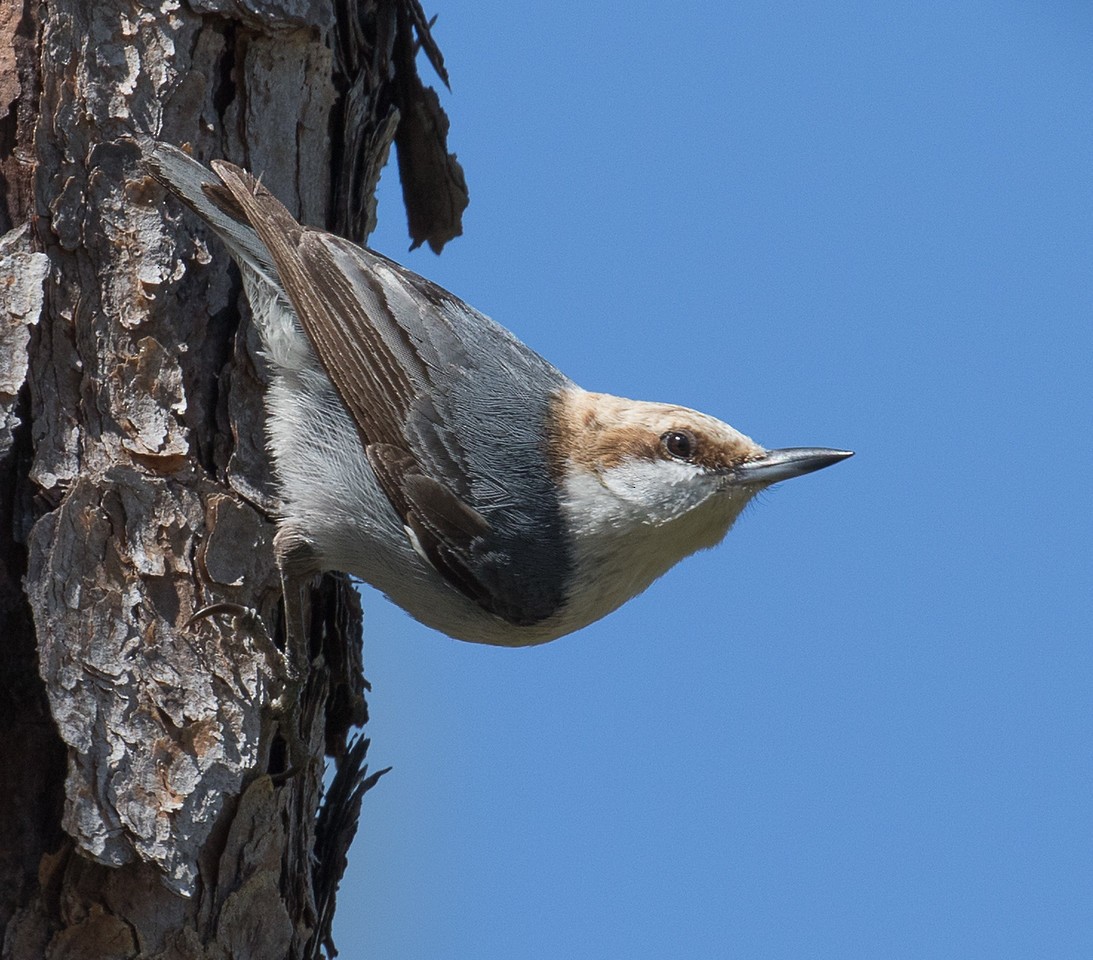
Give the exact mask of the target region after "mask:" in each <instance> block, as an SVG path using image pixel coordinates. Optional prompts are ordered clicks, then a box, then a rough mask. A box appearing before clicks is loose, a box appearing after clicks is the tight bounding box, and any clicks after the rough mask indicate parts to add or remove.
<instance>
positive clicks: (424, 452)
mask: <svg viewBox="0 0 1093 960" xmlns="http://www.w3.org/2000/svg"><path fill="white" fill-rule="evenodd" d="M143 150H144V153H145V162H146V164H147V165H148V167H149V169H150V170H151V171H152V172H153V173H154V175H155V176H156V177H157V179H159V180H160V181H161V182H163V183H164V184H165V185H166V186H168V187H169V188H170V189H171V190H172V191H173V192H174V193H175V194H177V195H178V196H179V197H180V198H181V199H182V200H183V201H184V202H185V203H186V205H187V206H188V207H189V208H190V209H191V210H193V211H194V212H196V213H197V214H198V216H200V217H201V218H202V219H203V220H205V221H206V222H207V223H208V224H209V225H210V226H211V227H212V228H213V229H214V230H215V231H216V233H217V234H219V236H220V237H221V239H222V240H223V241H224V243H225V245H226V246H227V248H228V250H229V252H230V253H231V255H232V256H233V257H234V258H235V260H236V262H237V263H238V264H239V268H240V270H241V271H242V275H243V282H244V286H245V289H246V293H247V297H248V299H249V300H250V303H251V307H252V309H253V313H254V318H255V322H256V324H257V326H258V329H259V332H260V335H261V339H262V344H263V349H264V352H265V355H266V356H267V358H268V359H269V362H270V365H271V367H272V371H273V377H272V382H271V384H270V387H269V392H268V396H267V400H266V405H267V409H268V438H269V448H270V451H271V453H272V455H273V460H274V465H275V468H276V471H275V472H276V474H277V477H278V479H279V483H280V493H281V498H282V501H283V503H282V507H281V511H282V513H281V518H280V524H279V531H278V534H277V538H276V541H275V544H276V549H277V559H278V562H279V564H280V566H281V569H282V572H283V574H286V575H289V576H292V577H300V576H306V575H310V574H312V573H315V572H318V571H322V570H339V571H342V572H345V573H349V574H352V575H354V576H357V577H360V578H361V579H362V580H365V581H367V582H368V583H371V584H373V585H374V586H375V587H378V588H379V589H380V590H381V591H383V592H384V593H385V594H386V595H387V596H388V597H390V598H391V599H392V600H393V601H394V602H395V603H397V604H398V605H399V606H400V607H402V608H403V609H404V610H406V611H407V612H408V613H410V614H411V615H412V616H413V617H416V618H417V619H418V620H420V621H421V622H422V623H425V624H428V625H429V626H431V627H435V628H436V629H437V630H440V631H442V632H444V633H446V634H449V635H450V636H452V637H456V638H458V639H460V640H471V641H474V642H477V643H492V644H500V645H503V646H526V645H529V644H536V643H545V642H546V641H548V640H553V639H555V638H556V637H560V636H563V635H564V634H567V633H570V632H572V631H574V630H579V629H580V628H581V627H584V626H586V625H587V624H589V623H592V622H593V621H595V620H599V619H600V618H601V617H603V616H605V615H606V614H608V613H610V612H611V611H612V610H614V609H615V608H616V607H618V606H620V605H621V604H623V603H625V602H626V601H627V600H629V599H630V598H631V597H633V596H635V595H636V594H638V593H640V592H641V591H642V590H644V589H645V588H646V587H647V586H649V584H650V583H652V582H653V581H654V580H655V579H656V578H657V577H659V576H660V575H661V574H663V573H664V572H665V571H666V570H668V569H669V568H670V567H671V566H673V565H674V564H675V563H677V562H678V561H680V560H682V559H683V558H684V557H685V556H687V555H688V554H691V553H694V552H695V551H696V550H701V549H703V548H704V547H712V546H714V544H716V543H718V542H719V541H720V540H721V539H722V538H723V537H724V536H725V534H726V533H727V532H728V530H729V528H730V527H731V526H732V524H733V521H734V520H735V519H736V517H737V516H738V515H739V513H740V511H741V510H742V509H743V508H744V505H745V504H747V502H748V501H749V500H750V499H751V498H752V497H753V496H755V494H756V493H758V492H759V491H760V490H762V489H763V488H764V487H767V486H769V485H770V484H772V483H776V482H778V481H779V480H786V479H788V478H790V477H796V476H800V475H801V474H805V473H810V472H811V471H813V470H819V469H820V468H822V467H826V466H829V465H831V464H833V463H836V462H838V461H839V460H842V459H843V458H844V457H848V456H850V453H848V452H847V451H843V450H827V449H813V448H800V449H787V450H765V449H764V448H763V447H761V446H759V444H757V443H755V442H754V441H752V440H749V439H748V438H747V437H745V436H744V435H743V434H740V433H738V432H737V431H736V430H734V429H733V428H732V427H730V426H729V425H728V424H725V423H722V422H721V421H720V420H715V419H714V418H713V417H709V416H706V415H705V414H701V413H696V412H695V411H694V410H688V409H686V408H684V407H676V406H670V405H667V404H663V403H644V402H640V401H635V400H623V399H621V398H619V397H613V396H608V395H606V394H602V393H588V392H586V391H585V390H582V389H581V388H580V387H578V386H577V385H576V384H574V383H573V382H572V381H571V380H570V379H569V378H568V377H566V376H565V375H564V374H562V373H560V372H559V371H558V370H556V369H555V368H554V367H553V366H551V364H549V363H547V361H546V360H544V359H543V358H542V357H540V356H539V355H538V354H536V353H535V352H534V351H532V350H531V349H530V348H528V347H526V346H525V345H524V344H523V343H521V342H520V341H519V340H517V339H516V338H515V337H514V336H513V335H512V334H511V333H509V332H508V331H507V330H505V329H504V328H503V327H500V326H498V325H497V324H496V323H494V322H493V321H492V320H490V319H489V318H487V317H485V316H483V315H482V314H481V313H479V312H478V311H477V310H474V309H472V308H471V307H469V306H467V304H465V303H463V302H462V301H461V300H459V299H457V298H456V297H454V296H452V294H450V293H448V292H447V291H446V290H442V289H441V288H440V287H438V286H436V285H435V284H433V283H430V282H429V281H428V280H424V279H422V278H421V277H419V276H417V275H416V274H414V273H411V272H410V271H409V270H406V269H404V268H403V267H400V266H399V265H398V264H395V263H392V262H391V261H390V260H387V259H386V258H385V257H381V256H379V255H378V254H376V253H372V252H371V251H369V250H364V249H362V248H361V247H358V246H355V245H354V244H352V243H349V242H348V241H347V240H343V239H341V238H339V237H336V236H333V235H331V234H329V233H324V232H323V231H321V230H313V229H310V228H307V227H303V226H301V225H300V224H299V223H297V222H296V220H295V219H294V218H293V217H292V215H291V214H290V213H289V212H288V210H286V209H285V207H284V206H282V205H281V204H280V203H279V202H278V201H277V200H276V199H275V198H274V197H273V196H272V195H271V194H270V193H269V191H268V190H266V189H265V188H264V187H263V186H262V185H261V184H260V183H259V182H258V181H257V180H256V179H255V178H254V177H252V176H250V174H248V173H246V172H244V171H243V170H240V169H239V168H238V167H235V166H233V165H231V164H229V163H223V162H214V163H213V170H214V171H215V173H216V176H213V175H212V174H210V172H209V171H208V170H206V169H205V167H203V166H202V165H201V164H199V163H197V162H196V161H194V160H192V159H191V158H190V157H188V156H187V155H186V154H184V153H182V152H181V151H180V150H178V149H176V148H174V147H171V146H167V145H164V144H158V143H150V142H148V143H145V144H144V145H143Z"/></svg>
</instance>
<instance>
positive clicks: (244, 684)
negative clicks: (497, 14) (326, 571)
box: [0, 0, 466, 960]
mask: <svg viewBox="0 0 1093 960" xmlns="http://www.w3.org/2000/svg"><path fill="white" fill-rule="evenodd" d="M0 33H2V34H3V35H4V36H3V42H2V43H0V58H6V59H5V60H4V61H3V63H2V65H0V67H2V68H0V111H4V110H6V114H5V115H4V116H3V117H0V233H3V236H2V237H0V307H2V309H0V929H2V930H3V938H2V951H0V955H2V957H4V958H16V960H24V958H26V960H31V958H33V960H40V958H66V960H68V958H76V957H96V958H99V957H119V958H120V957H142V958H144V957H154V958H180V960H181V958H187V960H191V958H198V957H210V958H212V957H216V958H227V957H231V958H242V957H255V958H265V957H271V958H273V957H276V958H278V960H280V958H284V957H312V956H319V955H320V952H321V950H322V948H323V947H324V946H325V947H326V949H327V950H328V952H332V950H333V947H332V944H331V943H330V935H329V931H330V922H331V919H332V915H333V903H334V892H335V890H336V887H337V883H338V881H339V879H340V877H341V873H342V871H343V869H344V865H345V852H346V850H347V848H348V845H349V842H350V840H351V839H352V836H353V834H354V832H355V829H356V819H357V813H358V811H359V808H360V802H361V796H362V794H363V792H364V791H365V790H366V789H368V787H369V786H370V785H371V784H373V783H374V782H375V780H376V778H377V776H378V775H377V774H373V775H372V776H371V777H368V776H366V768H365V767H364V766H363V760H364V753H365V750H366V749H367V741H363V740H360V739H358V740H356V741H353V740H351V739H350V734H351V731H352V728H353V727H354V726H358V725H360V724H361V723H363V722H364V720H365V703H364V697H363V695H364V689H365V683H364V679H363V675H362V672H361V615H360V608H359V601H358V599H357V596H356V593H355V592H354V591H353V589H352V588H351V586H350V584H349V583H348V581H347V579H346V578H344V577H341V576H332V575H331V576H327V577H324V578H323V579H322V580H321V582H317V583H316V584H315V585H314V586H313V588H312V591H311V612H310V620H309V623H310V630H311V634H310V644H311V646H310V653H311V656H312V664H311V669H310V671H309V673H308V676H307V679H306V683H305V684H304V689H303V691H302V694H301V697H300V702H299V704H282V703H278V700H277V697H278V694H279V693H280V692H281V690H282V680H281V678H282V676H283V670H282V664H281V657H282V652H281V650H280V648H279V645H280V644H281V643H282V636H281V633H282V627H281V626H280V621H279V605H280V595H279V590H278V586H277V577H276V573H275V570H274V567H273V560H272V551H271V541H272V534H273V532H274V526H273V520H272V518H273V517H274V516H275V515H276V491H275V487H274V485H273V484H272V482H271V478H270V476H269V465H268V462H267V458H266V454H265V447H264V441H263V408H262V391H263V385H264V382H265V371H264V368H263V362H262V359H261V357H260V356H259V355H258V350H257V340H256V337H255V333H254V331H253V329H252V327H251V324H250V319H249V313H248V311H247V309H246V304H245V302H244V301H243V298H242V296H241V288H240V282H239V276H238V272H237V271H236V270H235V268H234V267H232V266H230V265H229V262H228V258H227V255H226V254H225V252H224V250H223V249H222V247H220V245H219V244H218V243H217V242H216V241H215V240H214V239H213V238H211V237H210V236H209V235H208V233H207V232H205V231H203V230H202V228H201V226H200V225H199V224H198V223H196V221H195V220H194V219H193V218H191V217H190V216H188V215H186V214H184V213H183V212H182V210H181V208H180V207H179V206H178V205H177V204H175V203H173V201H169V200H168V199H167V198H166V197H165V195H164V192H163V190H162V189H161V188H160V187H159V186H158V185H157V184H155V182H154V181H153V180H152V179H151V178H150V177H148V176H147V175H146V174H145V173H144V172H143V170H142V169H141V168H140V166H139V163H138V160H137V158H138V151H137V149H136V146H135V144H134V142H133V139H132V135H133V134H134V133H135V132H142V133H147V134H151V135H152V136H155V137H157V138H160V139H165V140H170V141H172V142H175V143H179V144H185V145H188V147H189V148H190V149H191V150H192V152H193V154H194V155H195V156H197V157H198V158H199V159H202V160H205V161H207V160H208V159H210V158H213V157H217V156H223V157H227V158H230V159H232V160H234V161H236V162H240V163H242V164H244V165H245V166H247V167H248V168H250V169H252V170H254V171H255V172H256V173H260V174H261V175H262V177H263V182H264V183H265V184H266V185H267V186H268V187H270V188H271V189H272V190H273V192H274V193H276V194H277V195H278V196H279V197H280V198H281V199H282V200H283V201H284V202H285V203H286V204H287V205H288V206H289V207H290V209H292V210H293V212H294V213H295V214H296V215H297V216H299V218H300V219H301V220H302V221H304V222H306V223H310V224H314V225H320V226H326V227H328V228H331V229H335V230H337V231H338V232H340V233H342V234H343V235H347V236H349V237H350V238H351V239H354V240H356V241H358V242H363V239H364V237H365V236H367V233H368V232H369V231H370V230H371V228H372V227H373V226H374V222H375V205H374V199H373V192H374V188H375V184H376V181H377V179H378V176H379V171H380V169H381V168H382V166H383V164H384V162H385V160H386V157H387V154H388V151H389V148H390V146H391V143H392V141H393V140H394V141H396V142H397V144H398V150H399V161H400V172H401V173H402V177H403V183H404V197H405V199H406V203H407V210H408V219H409V223H410V228H411V236H412V238H413V240H414V242H415V243H421V242H427V243H429V244H430V245H431V246H433V248H434V249H437V250H439V248H440V247H441V246H443V244H444V242H445V241H446V240H448V239H450V238H451V237H453V236H456V235H457V234H458V233H459V217H460V214H461V212H462V210H463V208H464V207H465V205H466V189H465V187H464V185H463V180H462V173H461V171H460V170H459V167H458V164H457V163H456V162H455V159H454V157H452V156H450V155H449V154H448V152H447V148H446V146H445V142H444V141H445V135H446V132H447V120H446V118H445V117H444V116H443V113H442V112H441V111H440V107H439V102H438V101H437V99H436V95H435V93H434V92H433V91H432V90H428V89H426V88H425V87H424V86H423V84H422V83H421V81H420V80H419V79H418V76H417V73H416V69H415V65H414V55H415V51H416V49H417V48H418V46H420V47H421V49H423V50H424V51H425V52H426V54H427V55H428V56H429V59H430V60H431V61H432V63H433V65H434V67H436V68H437V70H438V71H439V72H440V73H441V76H442V77H443V76H444V74H443V69H444V67H443V62H442V60H441V59H440V55H439V51H437V50H436V47H435V45H434V44H433V42H432V39H431V37H430V36H429V26H428V24H427V22H426V20H425V17H424V15H423V13H422V11H421V9H420V7H419V6H418V5H417V0H359V2H357V0H272V2H270V0H190V2H189V4H188V6H185V7H184V6H182V5H180V4H179V3H178V2H177V0H153V2H150V3H148V4H145V5H141V4H139V3H137V2H131V3H126V2H124V0H94V2H89V0H55V2H49V3H46V2H42V0H0ZM222 601H228V602H231V603H234V604H240V605H242V606H245V607H248V608H251V609H253V610H254V611H255V613H256V614H257V616H253V617H237V618H235V619H234V620H233V619H231V618H230V617H226V616H208V617H204V618H202V619H199V620H196V621H195V622H193V623H192V624H190V623H188V620H189V618H190V617H191V615H192V614H194V613H195V612H196V611H197V610H198V609H199V608H201V607H203V606H206V605H208V604H210V603H217V602H222ZM293 741H299V742H302V743H303V744H304V745H305V748H306V756H307V759H305V760H303V761H302V762H300V761H299V760H296V761H294V765H293V766H292V767H291V768H290V767H289V760H288V756H289V750H288V749H287V744H288V743H290V742H293ZM324 754H325V755H330V756H333V757H334V758H335V759H336V761H337V774H336V776H335V780H334V784H333V786H332V788H331V790H330V791H329V793H328V795H327V797H326V800H325V802H322V800H323V798H322V774H323V757H324ZM293 756H294V757H298V756H299V754H298V753H295V752H294V753H293Z"/></svg>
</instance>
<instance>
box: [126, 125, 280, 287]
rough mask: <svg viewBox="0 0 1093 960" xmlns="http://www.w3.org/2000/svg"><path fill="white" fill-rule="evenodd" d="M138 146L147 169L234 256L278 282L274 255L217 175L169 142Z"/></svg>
mask: <svg viewBox="0 0 1093 960" xmlns="http://www.w3.org/2000/svg"><path fill="white" fill-rule="evenodd" d="M140 148H141V154H142V159H143V162H144V166H145V167H146V168H147V170H148V172H149V173H151V174H152V176H153V177H155V178H156V179H157V180H158V181H159V182H160V183H162V184H163V185H164V186H165V187H167V188H168V189H169V190H170V191H171V192H172V193H173V194H175V196H177V197H178V198H179V200H181V201H182V202H183V203H184V204H186V206H187V207H189V208H190V209H191V210H192V211H193V212H194V213H196V214H197V215H198V216H199V217H200V218H201V219H202V220H204V221H205V222H206V223H207V224H208V225H209V226H210V227H212V228H213V230H215V231H216V233H217V235H218V236H219V237H220V239H221V240H223V241H224V243H225V244H226V245H227V247H228V249H229V250H230V251H231V254H232V256H233V257H235V259H236V260H238V261H239V262H240V263H241V264H246V265H247V266H249V267H251V268H252V269H254V270H255V271H257V272H258V273H259V274H261V275H263V276H264V277H265V278H266V279H267V280H269V281H270V282H271V283H274V284H275V285H277V279H276V278H277V270H276V268H275V267H274V266H273V258H272V257H271V256H270V255H269V251H268V250H267V249H266V247H265V244H263V243H262V241H261V240H260V239H259V238H258V234H257V233H256V232H255V230H254V228H253V227H252V226H251V225H250V223H249V222H247V219H246V214H245V213H244V212H243V209H242V207H240V206H239V204H238V203H236V202H235V200H234V198H233V197H232V196H231V193H230V192H229V191H228V190H227V189H226V188H225V187H224V185H223V184H222V183H221V182H220V181H219V179H218V178H217V177H216V176H215V175H214V174H213V173H212V172H211V171H210V170H209V169H207V168H206V167H204V166H202V165H201V164H200V163H198V162H197V161H196V160H194V159H193V157H190V156H188V155H187V154H185V153H183V152H182V151H181V150H179V149H178V147H173V146H171V145H170V144H168V143H161V142H160V141H158V140H151V139H146V140H142V141H141V143H140Z"/></svg>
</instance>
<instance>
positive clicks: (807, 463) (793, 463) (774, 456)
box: [732, 447, 854, 486]
mask: <svg viewBox="0 0 1093 960" xmlns="http://www.w3.org/2000/svg"><path fill="white" fill-rule="evenodd" d="M852 456H854V454H853V453H852V452H851V451H849V450H828V449H826V448H824V447H787V448H786V449H785V450H768V451H767V452H766V454H765V455H764V456H762V457H760V458H759V459H758V460H749V461H748V462H747V463H742V464H740V466H738V467H736V468H735V469H734V470H733V471H732V482H733V483H743V484H753V483H761V484H763V486H767V485H769V484H772V483H778V481H780V480H789V479H790V478H791V477H800V476H803V475H804V474H806V473H812V472H813V471H814V470H822V469H823V468H824V467H830V466H831V464H833V463H838V462H839V461H840V460H845V459H846V458H847V457H852Z"/></svg>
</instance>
